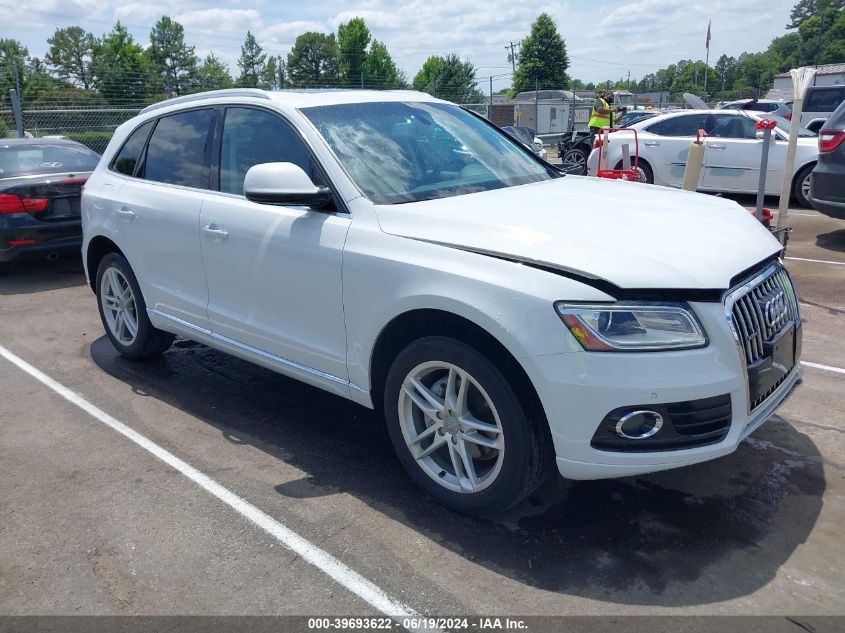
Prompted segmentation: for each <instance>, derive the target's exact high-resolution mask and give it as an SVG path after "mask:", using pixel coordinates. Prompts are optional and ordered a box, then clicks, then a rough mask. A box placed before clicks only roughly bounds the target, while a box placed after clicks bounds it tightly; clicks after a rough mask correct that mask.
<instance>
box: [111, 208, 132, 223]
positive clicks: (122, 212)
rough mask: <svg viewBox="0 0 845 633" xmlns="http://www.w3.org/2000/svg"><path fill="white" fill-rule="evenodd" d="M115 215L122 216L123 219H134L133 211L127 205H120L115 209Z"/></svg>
mask: <svg viewBox="0 0 845 633" xmlns="http://www.w3.org/2000/svg"><path fill="white" fill-rule="evenodd" d="M115 215H117V216H118V217H120V218H123V219H124V220H134V219H135V212H134V211H133V210H132V209H130V208H129V207H120V208H119V209H118V210H117V211H115Z"/></svg>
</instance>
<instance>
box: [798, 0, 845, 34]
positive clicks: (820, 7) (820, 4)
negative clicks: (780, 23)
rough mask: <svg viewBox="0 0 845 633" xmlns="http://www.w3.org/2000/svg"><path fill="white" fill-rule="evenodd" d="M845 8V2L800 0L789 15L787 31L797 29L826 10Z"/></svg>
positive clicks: (844, 0) (839, 0) (843, 0)
mask: <svg viewBox="0 0 845 633" xmlns="http://www.w3.org/2000/svg"><path fill="white" fill-rule="evenodd" d="M842 8H845V0H798V2H797V3H796V4H795V6H794V7H792V12H791V13H790V14H789V24H787V25H786V28H787V29H797V28H798V27H799V26H801V24H802V23H803V22H804V21H805V20H807V19H808V18H811V17H812V16H814V15H819V14H820V13H821V12H822V11H824V10H825V9H839V10H841V9H842Z"/></svg>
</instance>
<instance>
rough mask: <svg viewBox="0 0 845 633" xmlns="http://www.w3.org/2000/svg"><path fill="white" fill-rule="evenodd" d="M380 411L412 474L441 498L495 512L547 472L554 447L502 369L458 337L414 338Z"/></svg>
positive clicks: (462, 507)
mask: <svg viewBox="0 0 845 633" xmlns="http://www.w3.org/2000/svg"><path fill="white" fill-rule="evenodd" d="M384 407H385V409H384V410H385V418H386V422H387V425H388V432H389V434H390V439H391V442H392V443H393V447H394V449H395V450H396V453H397V455H398V457H399V461H400V462H401V463H402V465H403V466H404V468H405V470H406V471H407V472H408V474H409V475H410V477H411V479H413V480H414V482H415V483H416V484H417V485H418V486H419V487H421V488H422V489H423V490H425V491H426V492H428V493H429V494H431V495H432V496H433V497H434V498H435V499H437V500H438V501H440V502H441V503H443V504H444V505H446V506H448V507H450V508H452V509H454V510H457V511H459V512H465V513H469V514H488V513H495V512H500V511H502V510H504V509H506V508H508V507H510V506H512V505H514V504H516V503H518V502H519V501H521V500H522V499H524V498H525V497H526V496H528V495H529V494H530V493H531V492H533V491H534V490H535V489H536V488H537V486H538V485H539V484H540V483H541V482H542V481H543V479H544V478H545V476H546V473H547V472H548V470H549V468H548V464H549V463H550V459H549V456H550V453H551V448H550V447H549V446H548V445H547V442H546V441H545V435H544V434H543V432H542V427H541V424H544V423H545V422H544V421H540V420H536V419H533V420H532V419H530V418H529V416H527V415H526V412H525V409H524V408H523V405H522V403H520V401H519V399H518V397H517V395H516V393H515V392H514V391H513V389H512V388H511V386H510V384H509V383H508V381H507V380H506V379H505V377H504V376H503V375H502V374H501V373H500V372H499V370H498V369H497V368H496V366H495V365H493V364H492V363H491V362H490V361H489V360H488V359H487V358H486V357H485V356H483V355H482V354H480V353H479V352H478V351H476V350H475V349H474V348H472V347H470V346H468V345H466V344H464V343H462V342H460V341H457V340H455V339H451V338H446V337H440V336H433V337H427V338H423V339H420V340H418V341H415V342H413V343H411V344H410V345H409V346H408V347H406V348H405V349H404V350H403V351H402V352H401V353H400V354H399V356H398V357H397V358H396V360H395V361H394V363H393V366H392V367H391V369H390V371H389V373H388V376H387V381H386V384H385V390H384Z"/></svg>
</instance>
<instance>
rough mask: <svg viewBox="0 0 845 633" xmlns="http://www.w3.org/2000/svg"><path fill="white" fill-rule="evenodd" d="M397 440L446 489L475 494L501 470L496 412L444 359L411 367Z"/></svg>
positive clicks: (479, 390) (502, 441) (482, 392)
mask: <svg viewBox="0 0 845 633" xmlns="http://www.w3.org/2000/svg"><path fill="white" fill-rule="evenodd" d="M399 421H400V425H401V428H402V436H403V438H404V439H405V444H406V445H407V447H408V450H409V451H410V453H411V455H412V456H413V457H414V459H415V460H416V462H417V465H418V466H419V467H420V468H421V469H422V470H423V471H424V472H425V473H426V474H427V475H428V476H429V477H430V478H431V479H433V480H434V481H436V482H437V483H438V484H440V485H441V486H443V487H444V488H446V489H448V490H452V491H454V492H460V493H477V492H480V491H482V490H484V489H485V488H487V487H488V486H490V485H491V484H492V483H493V482H494V481H495V480H496V477H497V476H498V474H499V472H500V470H501V468H502V460H503V458H504V454H505V438H504V433H503V430H502V424H501V420H500V419H499V414H498V412H497V410H496V407H495V405H494V404H493V401H492V399H491V398H490V396H489V395H488V394H487V392H486V391H485V390H484V388H483V387H482V386H481V385H480V384H479V383H478V381H477V380H475V379H474V378H473V377H472V376H471V375H470V374H469V373H468V372H466V371H465V370H463V369H461V368H460V367H458V366H457V365H454V364H452V363H448V362H445V361H430V362H426V363H422V364H420V365H418V366H417V367H415V368H414V369H412V370H411V371H410V372H409V373H408V375H407V376H406V378H405V380H404V381H403V384H402V391H401V393H400V395H399Z"/></svg>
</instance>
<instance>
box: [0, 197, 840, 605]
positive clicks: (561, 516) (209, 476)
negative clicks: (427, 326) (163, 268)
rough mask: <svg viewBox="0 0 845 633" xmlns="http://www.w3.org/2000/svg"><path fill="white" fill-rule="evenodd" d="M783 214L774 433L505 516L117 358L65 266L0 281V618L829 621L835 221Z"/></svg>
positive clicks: (191, 368) (383, 438)
mask: <svg viewBox="0 0 845 633" xmlns="http://www.w3.org/2000/svg"><path fill="white" fill-rule="evenodd" d="M740 202H742V203H743V204H748V205H750V204H753V201H749V200H747V199H744V198H742V199H740ZM793 211H794V213H795V215H793V216H792V218H791V220H790V221H791V223H792V225H793V227H794V232H793V235H792V239H791V242H790V246H789V251H788V259H787V260H786V263H787V267H788V268H789V270H790V273H791V274H792V275H793V277H794V278H795V280H796V284H797V286H798V290H799V294H800V297H801V301H802V310H803V316H804V318H805V328H804V361H806V362H807V363H811V364H808V365H806V366H805V375H804V382H803V384H802V385H800V386H799V387H798V388H797V390H796V391H795V392H794V393H793V395H792V397H791V398H790V399H789V400H788V401H787V402H786V404H785V405H784V406H783V407H782V408H781V410H780V411H779V415H778V416H776V417H775V418H773V419H772V420H771V421H769V422H768V423H766V424H765V425H764V426H763V427H761V428H760V429H759V430H757V431H756V432H755V433H754V434H753V435H752V436H751V437H750V438H748V439H747V440H746V441H744V442H743V443H742V445H741V446H740V448H739V449H738V450H737V451H736V452H735V453H734V454H732V455H730V456H728V457H725V458H722V459H719V460H716V461H713V462H709V463H706V464H701V465H697V466H692V467H687V468H684V469H679V470H674V471H668V472H664V473H657V474H653V475H649V476H640V477H632V478H625V479H617V480H605V481H596V482H577V483H576V482H562V481H554V482H550V483H549V484H547V485H546V486H545V487H544V488H543V489H542V490H540V491H539V492H538V493H537V494H536V495H534V496H532V497H531V498H530V499H529V500H528V501H526V502H525V503H523V504H522V505H521V506H519V507H518V508H515V509H513V510H512V511H510V512H508V513H507V514H506V515H504V516H502V517H499V518H497V519H495V520H483V519H473V518H468V517H465V516H461V515H457V514H455V513H452V512H450V511H449V510H446V509H444V508H443V507H441V506H439V505H437V504H436V503H434V502H433V501H431V500H429V499H427V498H425V497H423V496H422V495H421V494H420V493H419V491H418V490H417V489H416V488H415V487H414V486H413V485H412V484H411V483H410V482H409V480H408V479H407V478H406V476H405V475H404V472H403V471H402V469H401V467H400V465H399V464H398V462H397V460H396V458H395V457H394V455H393V452H392V449H391V446H390V443H389V440H388V438H387V435H386V432H385V430H384V428H383V422H382V421H381V420H380V419H379V418H378V417H377V416H376V415H375V414H373V413H372V412H370V411H368V410H366V409H363V408H361V407H358V406H357V405H354V404H352V403H350V402H346V401H344V400H341V399H339V398H336V397H334V396H331V395H329V394H327V393H324V392H322V391H319V390H316V389H313V388H310V387H308V386H305V385H302V384H300V383H297V382H295V381H293V380H290V379H287V378H284V377H282V376H279V375H276V374H273V373H271V372H269V371H266V370H264V369H261V368H259V367H255V366H252V365H249V364H247V363H245V362H243V361H240V360H238V359H235V358H232V357H229V356H226V355H225V354H222V353H220V352H216V351H213V350H210V349H208V348H205V347H203V346H200V345H198V344H195V343H192V342H190V341H177V343H176V345H175V346H174V347H173V348H172V349H171V350H170V351H168V352H167V353H166V354H165V355H164V357H163V358H162V359H161V360H157V361H154V362H150V363H134V362H130V361H127V360H125V359H123V358H121V357H119V356H118V355H117V353H116V352H115V351H114V349H113V348H112V347H111V345H110V344H109V343H108V341H107V339H106V338H105V336H104V334H103V330H102V325H101V323H100V320H99V317H98V315H97V309H96V304H95V299H94V296H93V294H92V292H91V290H90V288H88V286H87V285H86V284H85V280H84V277H83V274H82V270H81V266H80V265H79V263H78V262H77V261H76V260H75V259H74V258H65V259H63V260H60V261H59V262H58V263H55V264H50V263H47V262H28V263H20V264H14V265H11V266H7V267H2V268H0V347H1V348H3V349H5V350H7V351H8V353H9V355H11V356H13V357H14V358H17V359H20V363H18V364H15V363H13V362H10V360H9V359H8V358H0V475H2V476H0V615H23V614H51V615H60V614H63V615H72V614H86V615H94V614H96V615H137V614H144V615H152V614H178V615H182V614H184V615H188V614H196V615H245V614H249V615H270V614H298V615H378V614H379V612H380V610H379V608H378V607H377V606H374V600H377V599H381V598H383V599H384V600H387V601H388V604H391V605H394V606H395V605H401V606H404V607H407V608H408V609H409V611H410V612H413V613H420V614H440V615H454V614H501V615H523V616H524V615H596V614H606V615H609V614H612V615H624V614H641V615H642V614H648V615H681V614H683V615H689V614H723V615H731V614H742V615H749V614H766V615H781V614H783V615H787V614H789V615H840V614H842V612H843V606H842V605H845V581H843V575H842V569H841V565H842V560H845V540H843V539H842V536H841V532H842V525H843V524H845V504H843V493H845V443H843V429H845V395H843V394H845V389H843V385H845V337H843V334H845V283H843V282H845V222H842V221H836V220H832V219H829V218H826V217H825V216H822V215H819V214H817V213H815V212H813V211H807V210H803V209H794V210H793ZM22 364H28V366H31V367H32V368H34V369H36V370H38V371H40V372H43V374H45V375H46V377H48V378H49V379H52V380H53V381H55V382H56V383H58V384H59V385H60V386H61V387H63V388H66V389H68V390H69V393H72V394H75V397H76V398H77V399H78V400H79V401H77V402H74V401H71V400H69V399H68V396H67V394H65V396H63V395H62V392H61V391H60V390H57V388H56V386H55V384H54V385H53V386H52V387H51V386H50V384H45V382H44V381H40V380H39V379H37V378H36V377H35V376H34V375H33V374H32V373H31V372H30V373H27V371H25V369H24V368H23V365H22ZM80 402H84V403H86V405H87V406H89V410H84V409H83V408H81V405H80ZM100 414H102V415H100ZM109 420H113V421H116V422H117V423H118V424H119V425H123V426H122V427H116V426H115V425H111V424H110V423H109ZM123 427H125V428H126V429H128V430H129V431H131V433H135V434H137V437H135V436H132V435H131V433H129V434H127V433H123V432H121V431H119V430H116V428H123ZM138 438H141V439H140V440H139V439H138ZM145 442H146V443H145ZM163 455H170V456H171V457H173V458H174V460H176V461H174V460H170V461H168V460H167V459H164V458H163V457H162V456H163ZM183 464H184V465H185V466H187V467H189V468H193V469H195V470H196V472H197V473H199V474H200V475H201V477H199V476H198V477H194V478H191V476H188V475H186V473H187V472H189V471H187V470H185V469H184V468H183V467H182V465H183ZM190 472H193V471H190ZM202 477H205V479H203V478H202ZM206 480H208V481H210V482H211V484H214V485H217V486H219V488H220V490H223V491H224V492H220V490H218V489H217V488H213V486H211V484H208V485H205V484H206V483H207V482H206ZM209 486H211V487H209ZM214 491H217V492H219V493H220V494H215V492H214ZM221 495H223V496H221ZM226 495H231V496H230V497H228V496H226ZM262 516H264V517H267V519H266V520H265V519H262V518H261V517H262ZM256 517H258V519H261V520H257V519H256ZM262 521H263V523H262ZM279 526H281V528H283V530H282V531H279V530H280V528H279ZM274 530H275V531H274ZM284 530H287V532H285V531H284ZM291 534H292V535H294V536H290V535H291ZM286 535H287V536H286ZM294 537H296V538H300V539H301V542H300V541H297V543H299V545H301V546H302V547H303V548H304V549H299V550H297V549H296V547H294V548H293V549H291V546H290V545H291V543H292V542H293V541H291V540H288V541H286V540H285V538H289V539H293V538H294ZM327 561H328V562H327ZM332 561H334V562H336V563H339V564H340V565H341V567H332V565H333V564H334V563H333V562H332ZM338 569H339V570H340V571H338ZM344 570H346V571H344ZM347 572H348V573H347ZM368 591H370V593H367V592H368ZM372 591H375V592H376V593H372ZM373 596H375V598H374V597H373ZM379 596H381V598H379Z"/></svg>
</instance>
